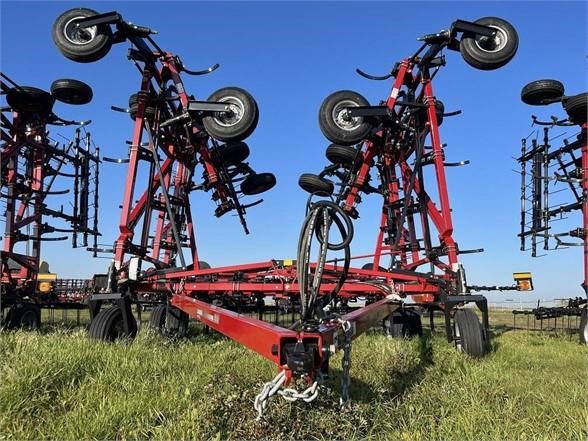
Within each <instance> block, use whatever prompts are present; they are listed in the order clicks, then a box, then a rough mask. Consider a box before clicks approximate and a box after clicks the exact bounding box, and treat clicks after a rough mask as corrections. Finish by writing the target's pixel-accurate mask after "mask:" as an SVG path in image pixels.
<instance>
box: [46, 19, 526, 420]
mask: <svg viewBox="0 0 588 441" xmlns="http://www.w3.org/2000/svg"><path fill="white" fill-rule="evenodd" d="M152 34H154V31H153V30H151V29H150V28H148V27H143V26H137V25H133V24H131V23H128V22H125V21H124V20H123V18H122V17H121V16H120V14H118V13H116V12H111V13H106V14H98V13H97V12H95V11H92V10H89V9H72V10H70V11H67V12H65V13H64V14H62V15H61V16H60V17H59V18H58V19H57V21H56V22H55V24H54V27H53V38H54V41H55V43H56V45H57V47H58V48H59V50H60V51H61V52H62V53H63V54H64V55H65V56H66V57H68V58H70V59H72V60H74V61H78V62H93V61H97V60H99V59H100V58H102V57H104V56H105V55H106V54H107V53H108V51H109V50H110V47H111V45H112V44H113V43H119V42H122V41H127V40H128V41H129V42H130V43H131V44H132V48H131V49H130V50H129V59H130V60H131V61H132V62H133V63H134V64H135V65H136V66H137V68H138V70H139V72H140V73H141V78H142V80H141V87H140V90H139V91H138V92H137V93H136V94H133V95H131V97H130V99H129V108H128V109H121V108H114V109H115V110H120V111H124V112H128V113H129V114H130V116H131V118H132V119H133V120H134V121H135V122H134V131H133V139H132V141H131V142H130V151H129V156H128V158H122V159H110V158H104V160H105V161H109V162H117V163H126V164H127V170H128V171H127V180H126V186H125V193H124V197H123V203H122V214H121V222H120V235H119V238H118V240H117V241H116V243H115V245H114V248H113V249H112V250H104V249H101V250H96V249H94V250H93V251H96V252H98V251H110V252H112V253H113V254H114V259H113V264H112V266H111V268H110V270H109V274H108V276H107V287H106V289H105V290H104V291H106V292H105V293H100V294H95V295H93V296H92V299H93V300H92V302H91V314H92V316H93V320H92V323H91V326H90V335H91V337H93V338H96V339H103V340H113V339H115V338H118V337H133V336H134V335H135V333H136V331H137V326H136V321H135V319H134V317H133V315H132V314H131V308H130V306H131V303H132V302H133V301H137V299H138V298H140V297H144V296H151V297H154V298H161V299H163V300H164V301H165V303H164V304H162V305H160V306H157V307H156V308H154V310H153V311H152V314H151V318H150V324H151V326H152V327H154V328H156V329H158V330H160V331H161V332H162V333H164V334H166V335H174V336H177V335H182V334H184V333H185V331H186V329H187V323H188V318H189V316H191V317H193V318H195V319H197V320H199V321H200V322H202V323H203V324H205V325H207V326H209V327H211V328H213V329H215V330H217V331H219V332H221V333H223V334H225V335H226V336H228V337H229V338H231V339H234V340H236V341H238V342H240V343H242V344H243V345H245V346H246V347H248V348H250V349H252V350H254V351H255V352H257V353H258V354H260V355H262V356H264V357H265V358H267V359H269V360H271V361H272V362H274V363H275V364H276V365H277V366H278V368H279V374H278V376H277V377H276V378H275V379H274V380H273V381H271V382H269V383H267V384H266V385H265V386H264V388H263V390H262V392H261V393H260V394H259V395H258V396H257V399H256V401H255V408H256V410H257V411H258V413H259V415H260V416H261V414H262V413H263V411H264V410H265V408H266V406H267V403H268V399H269V398H270V397H271V396H272V395H274V394H276V393H279V394H280V395H282V396H283V397H284V398H286V399H288V400H291V401H292V400H296V399H302V400H304V401H307V402H309V401H312V400H313V399H314V398H316V395H317V392H318V385H319V383H320V381H322V379H323V378H324V376H325V375H326V374H327V373H328V363H329V358H330V356H331V355H332V354H334V353H335V352H337V351H339V350H342V351H343V353H344V357H343V373H344V375H343V380H342V402H345V401H347V398H348V385H349V367H350V363H351V361H350V350H351V342H352V340H353V339H354V338H356V337H358V336H359V335H360V334H362V333H363V332H365V331H366V330H368V329H369V328H371V327H373V326H374V325H378V326H381V324H382V323H383V324H384V328H385V329H386V331H387V332H388V333H389V334H390V335H395V336H400V335H411V334H416V333H419V332H420V329H421V327H420V316H419V315H418V314H417V313H416V310H414V309H409V308H405V307H404V306H403V300H404V299H405V298H406V297H407V296H409V295H410V296H412V298H413V300H414V303H415V305H416V306H421V307H423V308H427V309H429V310H431V311H433V310H434V309H442V310H443V311H445V317H446V328H447V332H448V338H449V340H450V341H455V342H456V345H457V347H458V348H459V349H462V350H465V351H466V352H468V353H470V354H473V355H476V356H480V355H483V354H484V352H485V350H486V347H487V343H488V316H487V307H486V299H485V298H484V297H483V296H480V295H472V294H471V290H472V289H481V288H483V287H470V286H468V285H467V284H466V280H465V273H464V270H463V268H462V266H461V264H460V263H459V261H458V255H459V254H460V253H464V252H467V251H464V250H459V248H458V246H457V243H456V242H455V240H454V239H453V227H452V222H451V213H450V211H451V210H450V205H449V196H448V190H447V185H446V182H445V167H448V166H452V165H461V164H462V163H459V164H451V163H447V162H445V159H444V152H443V145H442V144H441V141H440V137H439V125H440V123H441V121H442V119H443V118H444V117H446V116H450V115H451V114H447V113H445V111H444V108H443V105H442V103H441V102H440V101H438V100H437V99H436V97H435V95H434V93H433V86H432V80H433V78H434V77H435V76H436V74H437V73H438V71H439V70H440V68H441V67H442V66H444V65H445V58H444V56H443V55H442V54H441V52H442V50H443V49H445V48H447V49H451V50H459V51H460V52H461V53H462V55H463V57H464V59H465V60H466V61H467V62H468V63H469V64H471V65H472V66H474V67H476V68H479V69H486V70H489V69H496V68H499V67H501V66H503V65H504V64H506V63H507V62H508V61H510V59H511V58H512V57H513V56H514V54H515V52H516V50H517V45H518V38H517V34H516V31H515V30H514V29H513V28H512V26H511V25H510V24H508V23H507V22H505V21H504V20H501V19H497V18H491V17H490V18H485V19H481V20H478V21H477V22H475V23H470V22H466V21H462V20H457V21H456V22H454V23H453V24H452V25H451V27H450V28H449V29H448V30H445V31H441V32H439V33H436V34H430V35H425V36H423V37H422V38H421V39H420V40H421V41H422V42H423V44H422V46H421V48H420V49H419V50H418V51H417V52H416V53H415V54H414V55H413V56H411V57H410V58H407V59H405V60H403V61H401V62H400V63H397V64H396V65H395V67H394V69H393V70H392V72H390V74H388V75H386V76H385V77H373V76H371V75H368V74H365V73H363V72H361V71H358V72H360V73H361V74H362V75H363V76H365V77H367V78H370V79H387V78H394V84H393V87H392V92H391V93H390V95H389V96H388V97H387V98H386V100H384V101H383V102H382V103H380V105H378V106H370V105H369V104H368V103H367V101H366V100H365V99H364V98H363V97H361V96H360V95H359V94H357V93H355V92H349V91H343V92H337V93H335V94H332V95H331V96H329V97H328V98H327V99H326V100H325V102H324V103H323V105H322V106H321V109H320V112H319V120H320V124H321V129H322V130H323V133H324V134H325V135H326V137H327V138H329V139H330V140H331V141H332V142H334V143H335V144H334V145H331V146H330V147H329V148H328V149H327V158H328V159H329V160H330V161H331V162H332V165H331V166H328V167H327V168H325V170H323V172H322V173H321V174H320V175H318V176H316V175H310V174H305V175H303V176H302V177H301V178H300V184H301V186H302V187H303V188H304V189H305V190H307V191H309V192H310V193H311V194H312V195H313V196H315V195H320V196H329V198H330V200H321V201H316V202H313V201H312V196H311V199H309V204H308V206H307V217H306V219H305V221H304V224H303V228H302V231H301V234H300V240H299V246H298V256H297V259H296V261H278V260H269V261H267V262H261V263H251V264H242V265H235V266H224V267H217V268H210V267H209V265H207V264H205V263H204V262H202V261H200V260H199V256H198V252H197V247H196V241H195V234H194V224H193V221H192V210H191V206H190V200H189V195H190V193H191V192H192V191H194V190H204V191H211V192H212V199H213V201H215V202H216V204H217V208H216V210H215V215H216V216H221V215H223V214H225V213H227V212H229V211H233V210H234V211H236V213H237V214H238V215H239V217H240V219H241V223H242V225H243V227H244V229H245V232H246V233H247V232H248V230H247V225H246V223H245V218H244V216H245V211H246V208H249V207H250V206H252V205H256V204H257V203H259V202H261V201H257V202H253V203H250V204H243V203H242V202H241V200H240V196H241V195H255V194H259V193H262V192H264V191H267V190H269V189H270V188H271V187H272V186H273V185H274V184H275V178H274V177H273V175H271V174H269V173H262V174H257V173H255V172H254V170H253V169H252V168H251V167H250V166H249V165H248V164H247V163H245V162H244V161H245V160H246V159H247V157H248V155H249V148H248V146H247V145H246V144H245V143H244V142H243V140H244V139H245V138H246V137H247V136H249V135H250V134H251V133H252V132H253V131H254V129H255V127H256V124H257V120H258V109H257V105H256V103H255V101H254V99H253V98H252V97H251V96H250V95H249V94H248V93H247V92H246V91H244V90H242V89H239V88H224V89H221V90H219V91H217V92H215V93H213V94H212V95H211V96H210V97H209V99H208V100H206V101H198V100H196V99H195V98H194V97H193V96H191V95H189V94H188V93H187V91H186V90H185V87H184V84H183V82H182V80H181V75H182V74H183V73H185V74H191V75H202V74H205V73H209V72H212V71H214V70H215V69H216V68H217V67H218V65H215V66H213V67H211V68H209V69H207V70H204V71H199V72H193V71H190V70H188V69H186V67H185V66H184V65H183V63H182V62H181V60H180V58H179V57H178V56H177V55H173V54H172V53H170V52H165V51H163V50H162V49H161V48H159V46H158V45H157V44H156V43H155V41H154V40H153V38H152V37H151V35H152ZM458 36H461V38H460V39H458ZM427 142H428V143H427ZM221 143H222V144H221ZM353 144H357V145H356V146H355V147H352V145H353ZM139 164H144V165H146V169H147V175H148V179H147V182H146V186H145V187H146V188H145V190H144V191H143V192H142V193H141V194H140V196H139V198H138V200H137V202H135V203H133V201H134V200H135V196H134V194H135V187H136V186H137V185H138V184H140V183H139V182H137V176H138V167H139ZM198 165H201V166H202V180H201V182H197V183H196V182H194V179H195V176H196V168H197V166H198ZM426 165H432V166H433V167H434V172H435V182H436V192H437V194H438V196H439V199H440V206H439V207H437V205H436V204H435V202H433V197H432V196H431V194H430V193H428V192H427V191H426V189H425V180H424V179H425V178H424V175H425V173H424V167H425V166H426ZM370 171H373V172H375V173H377V174H378V177H379V183H378V184H377V187H376V186H373V185H371V184H370ZM327 178H335V179H337V180H338V181H339V182H338V185H339V187H340V189H339V190H338V191H337V192H335V191H334V185H333V182H332V181H330V180H329V179H327ZM361 193H366V194H367V193H377V194H380V195H381V196H382V197H383V208H382V222H381V225H380V229H379V231H378V237H377V245H376V250H375V253H374V255H371V256H369V257H371V258H373V263H372V264H370V265H369V266H367V267H364V268H352V267H351V260H352V257H351V251H350V244H351V241H352V238H353V222H352V219H354V218H356V217H357V216H358V211H357V206H358V204H359V203H360V202H361V196H360V194H361ZM419 221H420V229H419V228H417V227H416V225H417V222H419ZM431 223H432V224H433V226H434V228H435V229H436V231H437V233H438V244H437V245H434V244H433V243H434V238H433V229H432V228H431V225H430V224H431ZM333 224H334V225H336V227H337V230H338V231H339V234H340V236H341V239H342V240H341V242H340V243H333V242H332V241H330V240H329V235H330V230H331V227H332V225H333ZM419 236H420V238H419ZM315 243H318V249H319V251H318V256H319V257H318V259H317V261H316V262H311V254H312V253H311V251H312V247H313V244H315ZM184 249H188V250H189V253H188V255H187V256H186V255H185V254H184ZM329 251H331V252H333V251H339V252H341V253H343V256H342V257H336V258H334V259H327V254H328V252H329ZM385 256H390V258H391V260H390V264H389V265H388V267H387V268H383V267H381V266H380V265H381V262H382V261H383V258H384V257H385ZM358 257H362V256H358ZM363 257H365V256H363ZM444 259H445V260H444ZM143 266H148V267H146V268H143ZM423 266H427V268H428V270H426V271H423V272H418V271H417V270H418V269H420V268H421V267H423ZM501 288H503V289H511V288H512V287H501ZM358 300H360V301H363V302H364V306H361V307H357V308H352V307H351V306H352V305H353V304H354V303H355V304H356V305H358V306H359V302H358ZM105 301H108V302H115V303H116V304H115V305H114V306H111V307H110V308H109V309H105V310H103V311H100V308H101V304H102V303H103V302H105ZM469 302H475V303H476V304H477V305H478V306H479V307H480V309H481V310H482V312H483V317H484V319H483V326H480V324H479V320H478V318H477V316H476V315H475V314H474V313H473V311H471V310H469V309H462V308H459V309H457V308H456V306H458V305H464V304H466V303H469ZM266 303H267V304H268V308H267V309H272V310H273V311H275V313H276V314H275V316H274V317H275V322H276V323H270V322H268V321H263V320H261V319H262V318H263V316H264V312H265V310H266ZM282 309H284V310H289V311H291V313H292V317H293V318H296V320H292V321H293V323H292V324H291V325H290V326H288V327H281V326H278V325H277V323H278V322H279V320H278V315H279V314H278V312H279V311H280V310H282ZM237 311H239V312H249V313H250V314H249V315H246V314H242V313H239V312H237ZM252 314H256V315H257V316H258V318H255V317H252V316H251V315H252ZM297 381H299V382H301V383H302V384H304V385H305V386H304V387H305V390H304V391H303V392H300V393H299V392H297V391H296V390H295V389H294V388H293V387H289V388H285V389H284V388H283V387H284V386H286V385H288V384H290V385H291V386H292V385H294V384H296V382H297Z"/></svg>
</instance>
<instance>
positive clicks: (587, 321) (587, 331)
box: [579, 308, 588, 345]
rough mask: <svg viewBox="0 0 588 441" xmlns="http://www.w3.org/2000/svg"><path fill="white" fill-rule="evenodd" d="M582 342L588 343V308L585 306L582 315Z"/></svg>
mask: <svg viewBox="0 0 588 441" xmlns="http://www.w3.org/2000/svg"><path fill="white" fill-rule="evenodd" d="M579 334H580V343H582V344H583V345H586V344H588V308H584V310H583V311H582V315H581V316H580V329H579Z"/></svg>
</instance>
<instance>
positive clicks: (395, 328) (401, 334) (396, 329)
mask: <svg viewBox="0 0 588 441" xmlns="http://www.w3.org/2000/svg"><path fill="white" fill-rule="evenodd" d="M383 325H384V333H385V334H386V335H388V336H390V337H393V338H411V337H414V336H417V335H419V336H420V335H423V325H422V322H421V316H420V314H419V313H418V312H416V311H413V310H411V309H406V310H404V311H401V312H394V313H392V314H390V315H389V316H388V317H386V318H385V319H384V323H383Z"/></svg>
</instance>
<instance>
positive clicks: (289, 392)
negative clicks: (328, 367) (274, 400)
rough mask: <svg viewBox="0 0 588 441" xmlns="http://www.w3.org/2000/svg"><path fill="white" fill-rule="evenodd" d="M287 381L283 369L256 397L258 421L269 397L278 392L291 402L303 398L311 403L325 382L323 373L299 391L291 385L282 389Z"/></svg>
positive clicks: (255, 405) (254, 404)
mask: <svg viewBox="0 0 588 441" xmlns="http://www.w3.org/2000/svg"><path fill="white" fill-rule="evenodd" d="M285 381H286V371H281V372H280V373H279V374H278V375H277V376H276V378H274V379H273V380H272V381H268V382H267V383H265V384H264V385H263V387H262V388H261V392H260V393H259V394H258V395H257V396H256V397H255V402H254V403H253V407H254V408H255V410H256V411H257V418H256V419H257V421H259V420H260V419H261V417H262V416H263V413H264V412H265V410H266V409H267V405H268V403H269V398H270V397H271V396H273V395H275V394H276V393H277V394H278V395H280V396H281V397H282V398H284V399H285V400H286V401H290V402H294V401H297V400H302V401H304V402H306V403H310V402H311V401H314V400H315V399H316V397H318V392H319V390H318V388H319V386H320V385H321V384H322V382H323V375H322V374H319V376H318V378H317V379H316V380H315V381H314V382H313V383H312V385H311V386H309V387H307V388H306V389H304V391H302V392H298V391H297V390H296V389H294V388H291V387H288V388H285V389H282V390H280V388H281V387H282V386H283V385H284V383H285Z"/></svg>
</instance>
